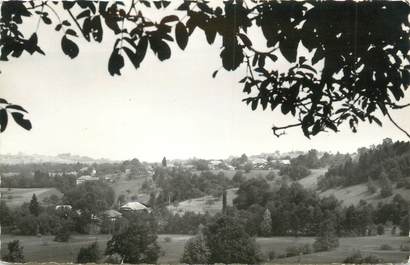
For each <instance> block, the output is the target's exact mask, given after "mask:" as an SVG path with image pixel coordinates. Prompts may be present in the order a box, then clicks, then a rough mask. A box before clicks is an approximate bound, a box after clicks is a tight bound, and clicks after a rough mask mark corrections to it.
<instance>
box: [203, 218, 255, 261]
mask: <svg viewBox="0 0 410 265" xmlns="http://www.w3.org/2000/svg"><path fill="white" fill-rule="evenodd" d="M204 234H205V238H206V243H207V245H208V247H209V249H210V259H209V261H208V263H226V264H228V263H247V264H256V263H258V262H260V261H261V256H260V252H259V249H258V247H257V245H256V243H255V240H254V239H252V238H251V237H250V236H249V235H248V234H247V233H246V231H245V229H244V228H243V226H242V225H241V223H240V222H239V220H238V219H237V218H235V217H232V216H227V215H222V216H219V217H217V218H215V220H213V222H211V223H209V224H208V225H207V226H206V228H205V231H204Z"/></svg>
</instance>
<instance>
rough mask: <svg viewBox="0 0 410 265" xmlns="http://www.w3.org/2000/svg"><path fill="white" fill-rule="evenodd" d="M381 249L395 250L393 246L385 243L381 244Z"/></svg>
mask: <svg viewBox="0 0 410 265" xmlns="http://www.w3.org/2000/svg"><path fill="white" fill-rule="evenodd" d="M380 250H393V247H392V246H390V245H389V244H383V245H381V246H380Z"/></svg>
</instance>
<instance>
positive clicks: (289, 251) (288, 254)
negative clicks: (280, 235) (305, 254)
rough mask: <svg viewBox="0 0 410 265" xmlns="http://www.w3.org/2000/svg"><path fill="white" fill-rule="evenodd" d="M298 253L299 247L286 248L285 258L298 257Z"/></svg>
mask: <svg viewBox="0 0 410 265" xmlns="http://www.w3.org/2000/svg"><path fill="white" fill-rule="evenodd" d="M300 253H302V251H301V249H300V248H299V247H296V246H290V247H287V248H286V257H294V256H298V255H299V254H300Z"/></svg>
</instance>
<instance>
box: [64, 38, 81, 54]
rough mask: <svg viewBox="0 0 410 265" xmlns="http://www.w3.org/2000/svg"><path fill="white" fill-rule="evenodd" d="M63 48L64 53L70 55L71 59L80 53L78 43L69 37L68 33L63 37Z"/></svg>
mask: <svg viewBox="0 0 410 265" xmlns="http://www.w3.org/2000/svg"><path fill="white" fill-rule="evenodd" d="M61 48H62V49H63V52H64V54H65V55H68V57H70V58H71V59H73V58H75V57H77V55H78V53H79V49H78V46H77V44H75V43H74V42H73V41H72V40H70V39H69V38H67V36H66V35H64V36H63V38H62V39H61Z"/></svg>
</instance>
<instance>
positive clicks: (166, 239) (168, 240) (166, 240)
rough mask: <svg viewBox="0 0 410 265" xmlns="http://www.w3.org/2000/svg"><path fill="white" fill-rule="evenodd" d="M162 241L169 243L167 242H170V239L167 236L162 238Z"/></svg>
mask: <svg viewBox="0 0 410 265" xmlns="http://www.w3.org/2000/svg"><path fill="white" fill-rule="evenodd" d="M164 241H165V242H166V243H169V242H171V241H172V238H171V237H169V236H167V237H165V238H164Z"/></svg>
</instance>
